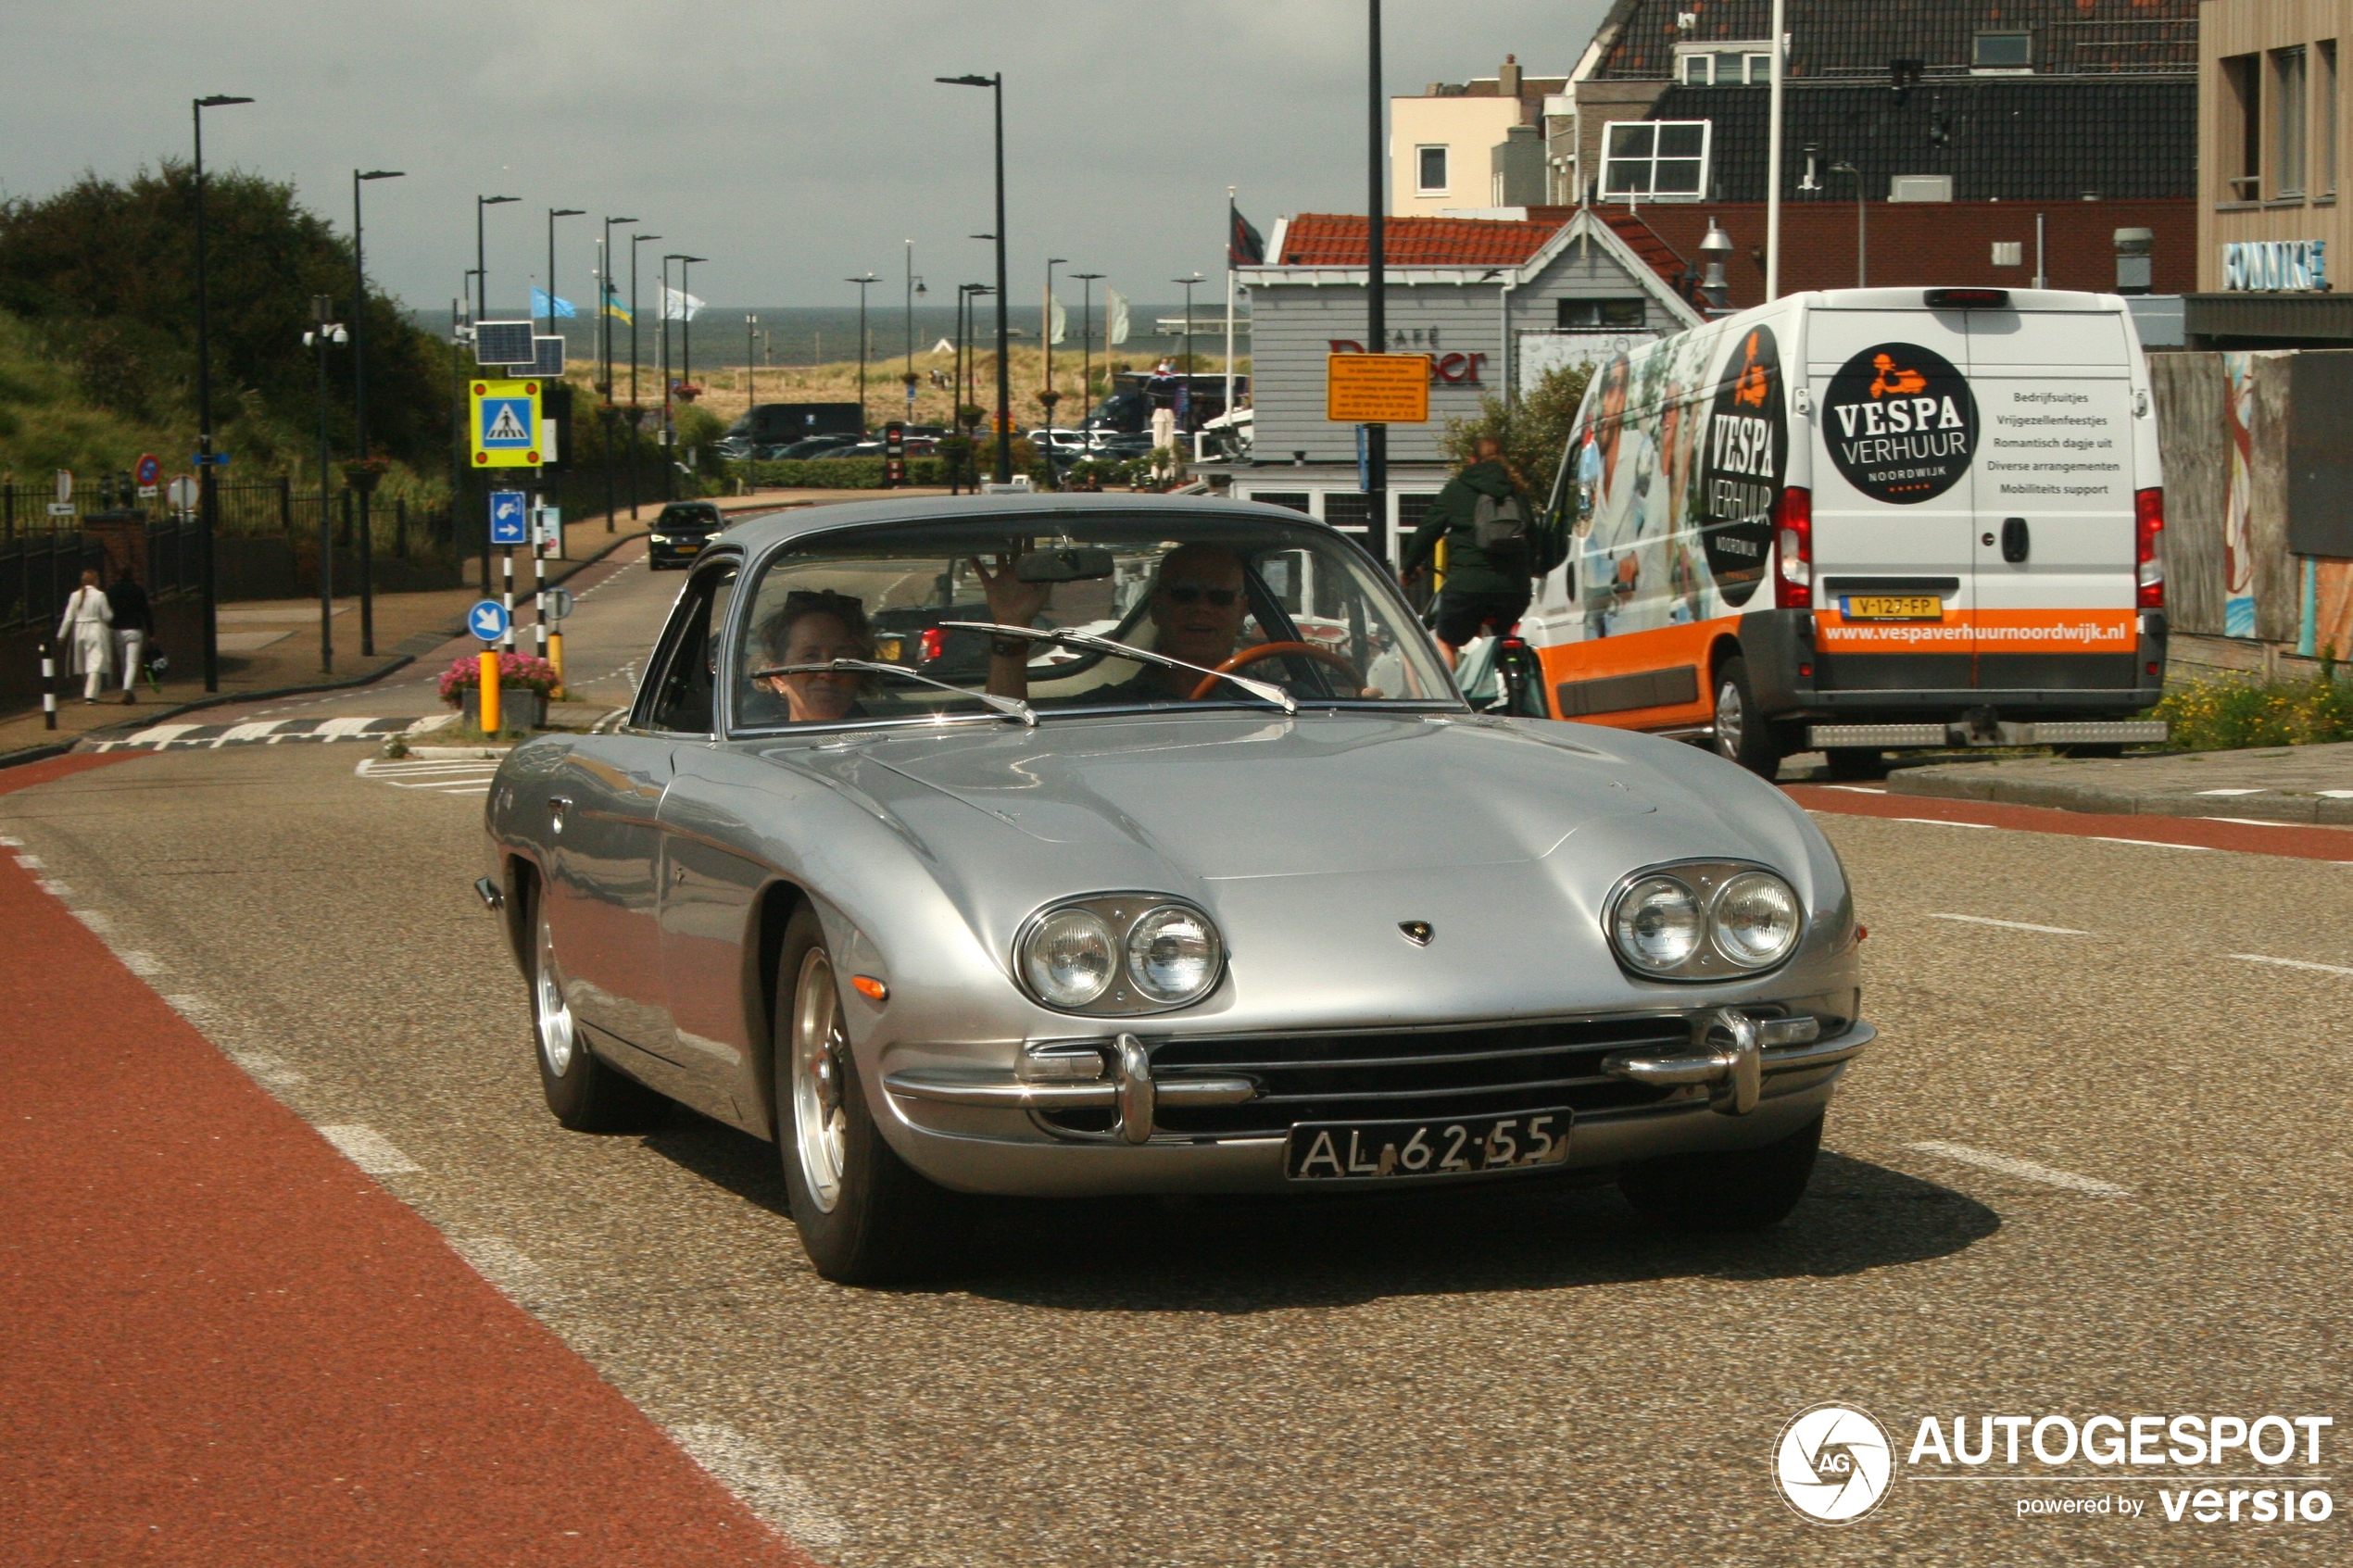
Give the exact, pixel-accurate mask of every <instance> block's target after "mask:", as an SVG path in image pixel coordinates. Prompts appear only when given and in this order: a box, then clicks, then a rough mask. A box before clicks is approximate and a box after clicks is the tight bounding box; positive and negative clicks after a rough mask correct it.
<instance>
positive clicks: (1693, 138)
mask: <svg viewBox="0 0 2353 1568" xmlns="http://www.w3.org/2000/svg"><path fill="white" fill-rule="evenodd" d="M1711 129H1712V125H1711V122H1710V121H1707V120H1705V119H1659V120H1649V119H1636V120H1612V121H1611V122H1610V123H1609V124H1607V125H1605V126H1604V127H1603V128H1602V195H1603V196H1604V198H1615V199H1617V200H1620V201H1642V200H1645V199H1647V200H1651V201H1697V200H1698V199H1699V198H1700V196H1701V195H1702V194H1705V191H1706V189H1707V140H1708V132H1709V131H1710V130H1711Z"/></svg>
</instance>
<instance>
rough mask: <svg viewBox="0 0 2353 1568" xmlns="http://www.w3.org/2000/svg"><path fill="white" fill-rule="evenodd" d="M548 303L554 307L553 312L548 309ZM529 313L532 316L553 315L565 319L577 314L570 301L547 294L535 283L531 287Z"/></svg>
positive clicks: (559, 296) (560, 296)
mask: <svg viewBox="0 0 2353 1568" xmlns="http://www.w3.org/2000/svg"><path fill="white" fill-rule="evenodd" d="M550 301H552V302H553V303H554V306H555V308H554V309H553V310H550V309H549V308H548V305H549V303H550ZM531 313H532V314H533V315H534V316H549V315H553V316H566V317H569V316H573V315H577V314H578V312H577V311H575V310H573V307H572V301H570V300H568V299H566V298H564V297H563V296H562V295H550V294H548V292H547V290H546V289H543V288H541V287H540V286H539V285H538V284H537V283H534V284H532V285H531Z"/></svg>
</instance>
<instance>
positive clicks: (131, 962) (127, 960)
mask: <svg viewBox="0 0 2353 1568" xmlns="http://www.w3.org/2000/svg"><path fill="white" fill-rule="evenodd" d="M114 956H115V957H116V958H118V959H120V960H122V967H123V968H125V969H127V970H129V971H130V972H132V973H133V974H135V975H137V976H138V977H139V978H140V979H142V980H153V979H154V978H155V977H156V976H157V975H158V974H162V973H164V972H167V971H168V970H170V967H171V966H170V964H168V963H165V962H164V961H163V960H161V959H159V958H157V957H156V956H155V955H154V954H153V953H143V952H141V951H140V950H139V949H138V948H136V947H117V948H116V949H115V950H114Z"/></svg>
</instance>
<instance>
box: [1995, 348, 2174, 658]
mask: <svg viewBox="0 0 2353 1568" xmlns="http://www.w3.org/2000/svg"><path fill="white" fill-rule="evenodd" d="M1967 316H1968V332H1969V381H1970V383H1971V385H1972V387H1973V388H1974V390H1975V391H1976V394H1977V404H1978V417H1979V420H1980V430H1979V436H1978V440H1979V447H1980V450H1979V453H1978V459H1977V461H1976V462H1975V463H1974V464H1973V465H1971V467H1972V473H1971V483H1972V484H1973V486H1974V489H1975V494H1976V508H1977V527H1976V530H1975V533H1974V537H1973V539H1972V540H1971V567H1972V574H1973V576H1974V577H1975V579H1976V591H1977V602H1976V616H1975V621H1976V627H1977V684H1978V685H1979V686H1980V687H1981V688H1982V689H1984V690H1986V691H1988V692H1994V691H2050V690H2073V691H2081V690H2086V689H2101V688H2117V687H2130V686H2132V685H2133V684H2134V673H2133V669H2134V666H2133V650H2134V647H2135V646H2136V636H2137V628H2136V624H2135V621H2134V611H2133V601H2134V595H2133V487H2134V484H2135V478H2134V474H2133V385H2132V347H2131V345H2130V343H2129V342H2128V341H2127V338H2126V336H2125V330H2124V318H2123V316H2122V315H2121V314H2120V313H2118V312H2115V311H2107V310H2091V309H2084V310H2066V309H2036V308H2028V309H2024V310H2017V309H2006V310H1971V311H1969V312H1968V313H1967Z"/></svg>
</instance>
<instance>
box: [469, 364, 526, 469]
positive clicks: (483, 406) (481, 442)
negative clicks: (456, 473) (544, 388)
mask: <svg viewBox="0 0 2353 1568" xmlns="http://www.w3.org/2000/svg"><path fill="white" fill-rule="evenodd" d="M468 386H469V390H470V392H471V393H472V397H471V399H470V401H471V403H472V412H473V420H472V431H473V465H474V467H476V468H478V469H534V468H537V467H538V466H539V464H540V461H541V454H540V451H539V446H540V441H539V430H540V426H539V383H537V382H535V381H491V380H487V379H484V380H481V381H475V382H472V383H468Z"/></svg>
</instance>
